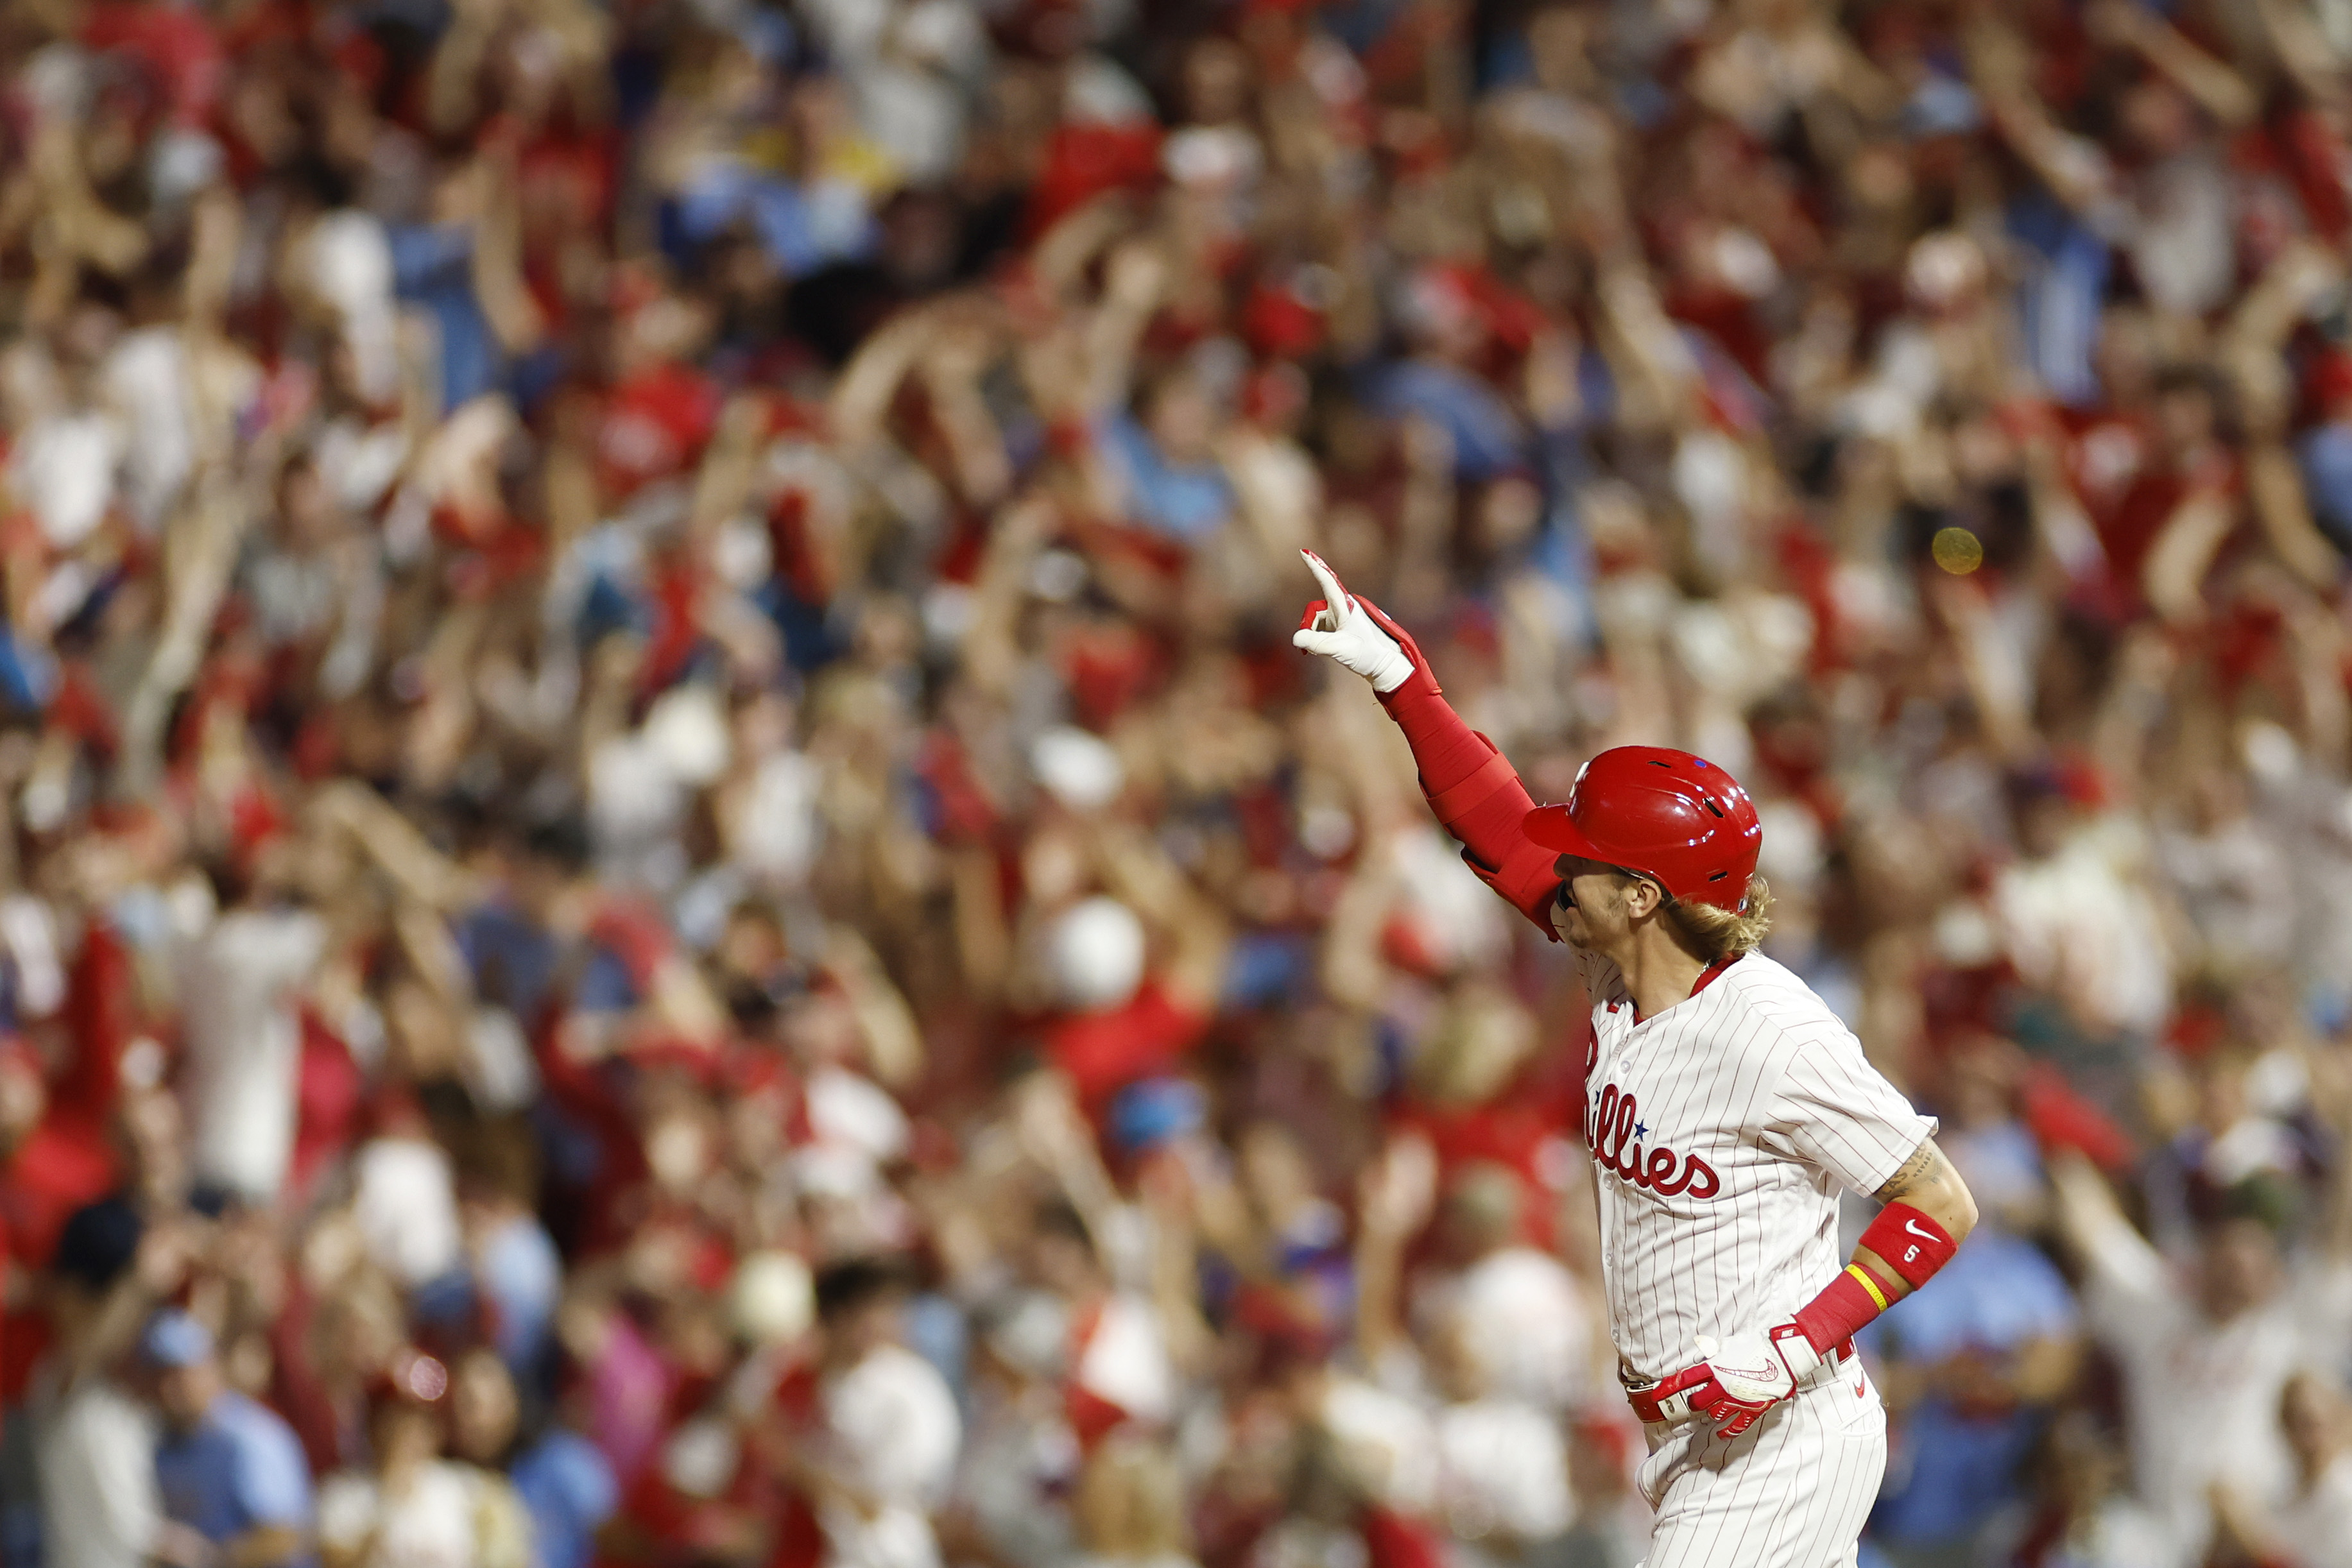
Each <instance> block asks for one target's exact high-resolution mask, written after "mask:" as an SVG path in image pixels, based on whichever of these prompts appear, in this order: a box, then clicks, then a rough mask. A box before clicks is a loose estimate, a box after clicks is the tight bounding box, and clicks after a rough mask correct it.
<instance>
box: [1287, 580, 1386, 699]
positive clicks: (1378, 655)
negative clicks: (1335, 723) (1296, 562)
mask: <svg viewBox="0 0 2352 1568" xmlns="http://www.w3.org/2000/svg"><path fill="white" fill-rule="evenodd" d="M1298 553H1299V554H1300V555H1302V556H1305V557H1306V558H1307V570H1309V571H1311V572H1313V573H1314V574H1315V580H1316V581H1318V582H1319V583H1321V584H1322V585H1323V597H1322V599H1321V600H1319V601H1317V602H1316V603H1313V604H1310V605H1308V606H1307V614H1306V616H1305V618H1304V619H1302V620H1301V621H1300V622H1299V624H1298V630H1297V632H1293V633H1292V634H1291V638H1290V645H1291V646H1292V647H1294V648H1299V649H1303V650H1305V651H1306V652H1307V653H1321V654H1322V655H1324V656H1325V657H1326V658H1330V659H1336V660H1338V661H1339V663H1340V664H1345V665H1346V666H1347V667H1348V668H1349V669H1351V670H1353V671H1355V672H1356V674H1360V675H1361V676H1363V677H1364V679H1366V680H1368V681H1370V682H1371V683H1372V690H1374V691H1376V692H1379V693H1381V695H1387V694H1388V693H1390V692H1392V691H1394V690H1396V689H1397V688H1398V687H1399V686H1401V685H1404V684H1405V682H1406V681H1408V680H1410V679H1412V667H1413V666H1412V659H1411V658H1410V657H1409V656H1408V655H1407V654H1406V653H1405V651H1404V650H1403V649H1402V648H1401V647H1399V646H1398V645H1397V640H1396V639H1395V638H1393V637H1391V636H1390V635H1389V634H1388V633H1387V632H1383V631H1382V630H1381V627H1380V623H1379V622H1376V621H1374V620H1373V619H1372V617H1371V615H1370V613H1369V612H1366V611H1365V609H1364V607H1363V605H1362V604H1361V603H1360V602H1359V601H1358V600H1357V598H1356V596H1355V595H1354V594H1352V593H1349V591H1348V590H1347V588H1346V587H1345V586H1344V585H1342V584H1341V582H1340V581H1339V576H1338V574H1337V573H1335V572H1333V571H1332V570H1331V569H1330V568H1329V567H1328V566H1326V565H1324V564H1323V558H1322V557H1321V556H1319V555H1317V554H1316V553H1315V552H1314V551H1313V550H1311V549H1303V550H1300V551H1299V552H1298Z"/></svg>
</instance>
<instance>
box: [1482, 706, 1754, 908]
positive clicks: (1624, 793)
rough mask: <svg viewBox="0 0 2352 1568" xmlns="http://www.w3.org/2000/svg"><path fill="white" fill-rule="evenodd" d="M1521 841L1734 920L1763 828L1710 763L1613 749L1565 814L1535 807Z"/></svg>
mask: <svg viewBox="0 0 2352 1568" xmlns="http://www.w3.org/2000/svg"><path fill="white" fill-rule="evenodd" d="M1526 829H1527V835H1528V838H1530V839H1533V840H1534V841H1536V842H1537V843H1538V844H1541V845H1542V846H1543V847H1544V848H1546V849H1548V850H1551V851H1553V852H1557V853H1559V854H1564V855H1576V856H1579V857H1580V858H1581V859H1584V860H1590V861H1600V862H1603V863H1605V864H1608V865H1613V866H1617V867H1620V868H1621V869H1622V870H1625V871H1630V872H1638V873H1641V874H1642V875H1643V876H1645V877H1648V878H1649V879H1650V880H1651V881H1652V882H1654V883H1657V884H1658V885H1659V886H1660V887H1663V888H1664V889H1665V890H1666V892H1667V893H1669V894H1672V895H1674V896H1675V897H1676V898H1682V899H1689V900H1692V901H1694V902H1696V903H1699V904H1714V905H1715V906H1716V907H1717V908H1718V909H1728V910H1734V911H1736V910H1738V907H1739V902H1740V899H1741V898H1742V897H1743V896H1744V895H1745V894H1747V891H1748V877H1749V876H1751V875H1753V874H1754V873H1755V871H1756V852H1757V851H1758V850H1759V849H1760V848H1762V847H1763V843H1764V824H1763V823H1762V822H1760V821H1757V818H1756V803H1755V802H1754V801H1752V800H1748V791H1747V790H1745V789H1741V788H1740V787H1739V782H1738V779H1734V778H1732V776H1731V775H1730V774H1728V773H1726V772H1725V771H1724V770H1723V769H1722V768H1717V766H1716V765H1715V764H1714V763H1712V762H1709V761H1707V760H1706V758H1703V757H1693V756H1692V755H1691V754H1690V753H1689V752H1687V751H1675V750H1671V749H1669V748H1668V747H1663V746H1619V747H1611V748H1610V749H1609V750H1607V751H1604V752H1602V753H1601V755H1600V756H1598V757H1596V758H1593V759H1592V760H1591V761H1590V762H1588V763H1586V764H1585V765H1584V768H1583V769H1582V770H1581V771H1580V772H1579V773H1578V774H1577V776H1576V787H1575V788H1574V789H1570V791H1569V792H1568V804H1566V805H1565V806H1538V807H1537V808H1536V809H1535V810H1532V811H1529V812H1528V814H1527V818H1526Z"/></svg>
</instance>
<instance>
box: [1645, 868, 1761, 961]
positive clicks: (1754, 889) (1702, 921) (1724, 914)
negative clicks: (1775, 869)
mask: <svg viewBox="0 0 2352 1568" xmlns="http://www.w3.org/2000/svg"><path fill="white" fill-rule="evenodd" d="M1665 907H1666V917H1667V919H1669V920H1671V921H1672V922H1673V923H1674V928H1675V934H1676V935H1677V936H1681V937H1682V939H1683V941H1684V943H1685V945H1686V946H1689V948H1690V950H1691V951H1692V952H1694V953H1696V954H1697V955H1698V956H1700V957H1702V958H1704V959H1706V961H1707V962H1708V963H1710V964H1712V963H1714V962H1715V961H1716V960H1717V959H1718V958H1728V957H1731V956H1733V955H1735V954H1739V953H1749V952H1753V951H1755V949H1756V947H1757V946H1758V945H1759V944H1760V943H1761V942H1762V941H1763V940H1764V934H1765V933H1766V932H1768V931H1769V930H1771V929H1772V890H1771V888H1769V886H1767V885H1765V882H1764V877H1763V874H1762V873H1760V872H1751V873H1748V887H1747V890H1746V891H1745V892H1743V893H1742V894H1740V895H1739V907H1738V909H1737V910H1731V909H1718V908H1717V907H1716V906H1715V905H1714V904H1699V903H1696V902H1694V901H1692V900H1690V899H1686V898H1677V899H1675V900H1674V901H1672V902H1671V903H1669V904H1667V905H1666V906H1665Z"/></svg>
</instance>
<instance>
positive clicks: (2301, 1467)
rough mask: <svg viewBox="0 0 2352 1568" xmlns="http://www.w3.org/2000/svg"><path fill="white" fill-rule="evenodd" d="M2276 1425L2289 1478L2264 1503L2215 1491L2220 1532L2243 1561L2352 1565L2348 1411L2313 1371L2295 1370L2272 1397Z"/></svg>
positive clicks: (2306, 1567) (2311, 1567) (2329, 1567)
mask: <svg viewBox="0 0 2352 1568" xmlns="http://www.w3.org/2000/svg"><path fill="white" fill-rule="evenodd" d="M2279 1427H2280V1428H2281V1430H2282V1431H2283V1432H2284V1436H2285V1437H2286V1445H2287V1448H2288V1449H2289V1451H2290V1452H2292V1453H2293V1455H2294V1484H2293V1485H2292V1486H2291V1487H2290V1488H2289V1489H2288V1490H2287V1491H2286V1493H2285V1494H2284V1496H2282V1497H2279V1498H2275V1499H2271V1500H2263V1499H2258V1498H2252V1497H2249V1496H2247V1495H2246V1494H2244V1493H2243V1492H2241V1491H2237V1490H2231V1489H2228V1488H2224V1489H2222V1490H2221V1491H2220V1492H2219V1493H2218V1494H2217V1495H2216V1498H2215V1509H2214V1511H2215V1513H2216V1515H2217V1520H2216V1522H2217V1526H2218V1529H2219V1531H2220V1533H2221V1535H2222V1536H2223V1537H2224V1538H2225V1539H2227V1540H2229V1541H2230V1542H2231V1543H2232V1544H2233V1545H2234V1546H2235V1547H2236V1549H2237V1550H2238V1551H2240V1552H2242V1553H2243V1554H2244V1555H2245V1556H2246V1557H2247V1558H2248V1559H2249V1560H2251V1561H2253V1562H2257V1563H2268V1564H2273V1565H2274V1568H2352V1408H2347V1406H2346V1404H2345V1399H2344V1391H2343V1390H2342V1389H2341V1388H2339V1387H2338V1386H2336V1384H2335V1383H2334V1382H2333V1381H2331V1380H2330V1379H2329V1378H2327V1377H2326V1376H2325V1375H2321V1374H2319V1373H2315V1372H2301V1373H2297V1374H2296V1375H2294V1377H2292V1378H2290V1379H2288V1381H2287V1385H2286V1391H2285V1392H2284V1394H2282V1395H2281V1396H2279Z"/></svg>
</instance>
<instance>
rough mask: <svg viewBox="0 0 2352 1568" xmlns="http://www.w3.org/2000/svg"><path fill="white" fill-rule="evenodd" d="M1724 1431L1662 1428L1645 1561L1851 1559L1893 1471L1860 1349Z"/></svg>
mask: <svg viewBox="0 0 2352 1568" xmlns="http://www.w3.org/2000/svg"><path fill="white" fill-rule="evenodd" d="M1841 1371H1842V1375H1840V1376H1837V1377H1834V1378H1832V1379H1830V1380H1829V1381H1827V1382H1824V1383H1820V1384H1816V1385H1814V1386H1812V1387H1811V1388H1808V1389H1806V1390H1804V1391H1802V1392H1801V1393H1800V1394H1798V1395H1797V1396H1795V1397H1794V1398H1792V1399H1790V1400H1788V1401H1786V1402H1785V1403H1783V1404H1780V1405H1778V1406H1774V1407H1773V1408H1772V1409H1771V1410H1769V1411H1768V1412H1766V1414H1765V1416H1764V1418H1763V1419H1762V1420H1760V1421H1759V1422H1757V1423H1756V1425H1755V1426H1753V1427H1749V1428H1748V1430H1747V1431H1745V1432H1743V1433H1741V1434H1740V1435H1739V1436H1738V1437H1735V1438H1732V1439H1731V1440H1730V1441H1728V1442H1727V1441H1725V1440H1724V1439H1723V1438H1721V1437H1717V1436H1716V1435H1715V1429H1714V1427H1712V1426H1710V1425H1709V1424H1708V1423H1706V1421H1687V1422H1685V1423H1683V1424H1682V1425H1680V1426H1678V1427H1673V1428H1671V1429H1670V1430H1668V1431H1667V1433H1666V1436H1665V1437H1664V1440H1663V1441H1660V1442H1658V1446H1657V1447H1656V1448H1654V1450H1652V1452H1651V1454H1650V1457H1649V1458H1648V1459H1647V1460H1645V1461H1644V1462H1643V1465H1642V1470H1641V1476H1640V1478H1639V1483H1640V1486H1641V1489H1642V1496H1643V1498H1644V1499H1646V1500H1648V1502H1649V1504H1650V1506H1651V1507H1652V1508H1654V1509H1655V1510H1657V1511H1658V1519H1657V1523H1656V1524H1655V1525H1654V1526H1653V1527H1652V1529H1651V1532H1650V1551H1649V1554H1648V1556H1646V1557H1645V1558H1643V1563H1642V1568H1851V1565H1852V1564H1853V1562H1854V1552H1855V1549H1854V1543H1855V1542H1856V1541H1857V1540H1859V1539H1860V1538H1861V1535H1862V1526H1863V1522H1864V1521H1865V1520H1867V1519H1868V1518H1869V1517H1870V1506H1871V1504H1872V1503H1874V1502H1876V1501H1877V1500H1878V1482H1879V1479H1880V1478H1881V1477H1882V1476H1884V1475H1885V1472H1886V1408H1885V1406H1883V1405H1881V1404H1880V1403H1879V1401H1878V1390H1877V1389H1876V1388H1875V1387H1874V1386H1873V1385H1872V1384H1871V1381H1870V1377H1869V1375H1868V1374H1866V1373H1865V1372H1864V1371H1863V1367H1862V1362H1861V1359H1860V1358H1859V1357H1857V1358H1855V1359H1854V1360H1853V1361H1850V1362H1848V1363H1847V1364H1845V1366H1844V1367H1843V1368H1842V1369H1841Z"/></svg>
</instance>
